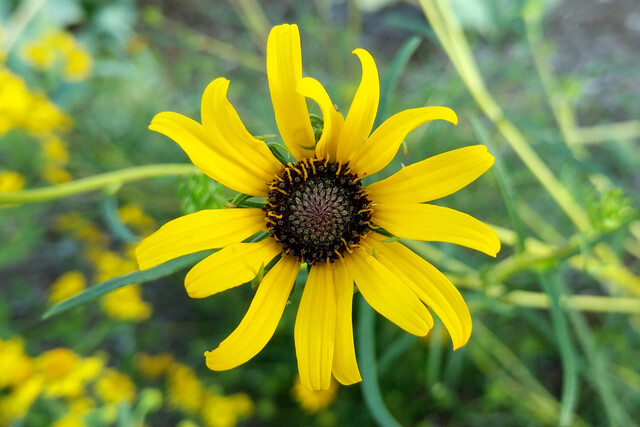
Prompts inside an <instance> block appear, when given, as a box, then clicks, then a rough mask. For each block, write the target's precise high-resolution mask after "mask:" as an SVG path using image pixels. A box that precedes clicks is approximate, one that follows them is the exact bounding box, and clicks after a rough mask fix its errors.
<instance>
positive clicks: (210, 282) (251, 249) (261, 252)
mask: <svg viewBox="0 0 640 427" xmlns="http://www.w3.org/2000/svg"><path fill="white" fill-rule="evenodd" d="M280 252H282V246H281V245H280V244H279V243H277V242H276V241H275V240H274V239H272V238H270V237H268V238H266V239H264V240H262V241H260V242H257V243H236V244H233V245H229V246H227V247H226V248H224V249H222V250H220V251H218V252H216V253H214V254H211V255H209V256H208V257H207V258H205V259H203V260H202V261H200V262H199V263H197V264H196V265H195V266H194V267H193V268H192V269H191V270H190V271H189V273H187V277H185V279H184V286H185V288H186V289H187V293H188V294H189V296H190V297H191V298H204V297H208V296H210V295H213V294H216V293H218V292H222V291H225V290H227V289H231V288H233V287H236V286H238V285H242V284H243V283H246V282H248V281H250V280H251V279H253V278H254V277H256V274H258V270H260V266H266V265H267V264H268V263H269V261H271V260H272V259H273V258H274V257H275V256H276V255H278V254H279V253H280Z"/></svg>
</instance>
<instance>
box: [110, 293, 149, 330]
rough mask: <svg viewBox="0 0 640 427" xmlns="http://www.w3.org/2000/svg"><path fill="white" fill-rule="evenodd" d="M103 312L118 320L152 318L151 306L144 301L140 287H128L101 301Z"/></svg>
mask: <svg viewBox="0 0 640 427" xmlns="http://www.w3.org/2000/svg"><path fill="white" fill-rule="evenodd" d="M100 307H102V311H104V312H105V314H106V315H107V316H109V317H112V318H114V319H118V320H128V321H138V322H139V321H143V320H146V319H148V318H149V316H151V306H150V305H149V304H148V303H147V302H145V301H144V300H143V299H142V289H141V288H140V285H137V284H134V285H128V286H125V287H123V288H119V289H116V290H115V291H113V292H110V293H108V294H107V295H105V296H103V297H102V298H101V299H100Z"/></svg>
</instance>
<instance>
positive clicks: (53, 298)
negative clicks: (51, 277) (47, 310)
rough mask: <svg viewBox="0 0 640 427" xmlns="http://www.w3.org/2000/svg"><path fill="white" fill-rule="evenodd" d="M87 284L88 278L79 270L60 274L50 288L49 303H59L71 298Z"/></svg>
mask: <svg viewBox="0 0 640 427" xmlns="http://www.w3.org/2000/svg"><path fill="white" fill-rule="evenodd" d="M86 286H87V279H86V278H85V277H84V274H82V273H81V272H79V271H76V270H73V271H68V272H66V273H64V274H63V275H62V276H60V277H59V278H58V279H57V280H56V281H55V282H53V284H52V285H51V288H50V289H49V304H57V303H59V302H60V301H64V300H66V299H67V298H71V297H72V296H74V295H75V294H77V293H78V292H80V291H82V290H84V289H85V288H86Z"/></svg>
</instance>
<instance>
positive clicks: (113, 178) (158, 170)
mask: <svg viewBox="0 0 640 427" xmlns="http://www.w3.org/2000/svg"><path fill="white" fill-rule="evenodd" d="M194 172H198V169H197V168H196V167H195V166H193V165H190V164H175V163H170V164H155V165H147V166H136V167H132V168H127V169H121V170H119V171H113V172H107V173H103V174H100V175H94V176H90V177H87V178H81V179H77V180H75V181H71V182H66V183H64V184H57V185H52V186H50V187H43V188H34V189H30V190H23V191H18V192H15V193H0V204H3V203H36V202H46V201H48V200H54V199H61V198H64V197H69V196H74V195H76V194H82V193H87V192H89V191H95V190H100V189H102V188H105V187H109V186H112V185H118V184H124V183H125V182H129V181H138V180H141V179H146V178H154V177H159V176H174V175H188V174H190V173H194Z"/></svg>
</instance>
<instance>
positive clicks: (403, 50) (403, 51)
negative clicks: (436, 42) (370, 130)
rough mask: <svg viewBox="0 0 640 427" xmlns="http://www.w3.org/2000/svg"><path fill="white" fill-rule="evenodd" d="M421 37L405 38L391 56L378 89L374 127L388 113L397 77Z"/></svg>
mask: <svg viewBox="0 0 640 427" xmlns="http://www.w3.org/2000/svg"><path fill="white" fill-rule="evenodd" d="M421 41H422V39H421V38H420V37H412V38H410V39H409V40H407V41H406V42H405V43H404V44H403V45H402V47H400V50H399V51H398V53H397V54H396V56H394V57H393V60H392V61H391V65H390V66H389V69H388V70H387V72H386V74H385V76H384V78H383V80H382V84H381V90H380V103H379V107H378V115H377V117H376V127H377V126H378V125H380V123H382V121H383V120H385V119H386V118H387V117H388V115H389V100H390V99H391V94H392V93H393V92H395V89H396V85H397V84H398V79H399V78H400V74H401V73H402V71H403V70H404V67H405V66H406V65H407V63H408V62H409V59H411V56H412V55H413V53H414V52H415V51H416V49H417V48H418V46H420V42H421Z"/></svg>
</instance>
